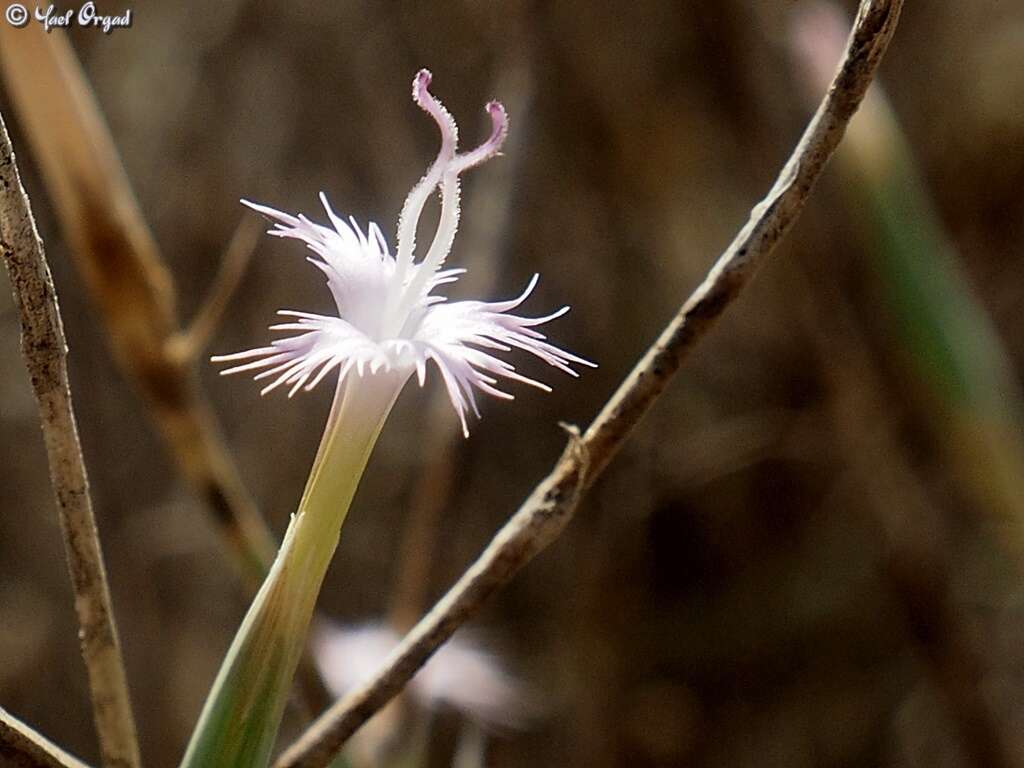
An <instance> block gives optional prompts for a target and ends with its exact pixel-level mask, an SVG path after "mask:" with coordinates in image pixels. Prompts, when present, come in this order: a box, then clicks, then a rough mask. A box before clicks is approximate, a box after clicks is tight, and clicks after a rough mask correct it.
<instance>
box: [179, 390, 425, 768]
mask: <svg viewBox="0 0 1024 768" xmlns="http://www.w3.org/2000/svg"><path fill="white" fill-rule="evenodd" d="M407 378H408V376H407V375H402V374H396V373H385V374H377V375H374V376H368V377H361V376H348V377H346V381H344V382H343V383H339V385H338V389H337V392H336V394H335V397H334V404H333V405H332V407H331V414H330V416H329V418H328V421H327V427H326V429H325V431H324V437H323V439H322V441H321V443H320V449H319V451H318V452H317V456H316V460H315V461H314V463H313V469H312V471H311V472H310V476H309V480H308V481H307V483H306V490H305V492H304V493H303V495H302V500H301V502H300V503H299V509H298V512H297V513H296V514H295V515H294V516H293V517H292V520H291V523H290V524H289V526H288V530H287V532H286V533H285V537H284V542H283V543H282V545H281V549H280V551H279V552H278V554H277V558H276V559H275V560H274V565H273V567H272V568H271V570H270V573H269V574H268V575H267V578H266V580H265V581H264V582H263V586H262V587H261V588H260V591H259V593H258V594H257V595H256V598H255V599H254V600H253V603H252V605H251V606H250V607H249V611H248V613H247V614H246V616H245V619H244V620H243V621H242V625H241V627H240V628H239V630H238V633H237V634H236V635H235V639H234V641H233V642H232V644H231V648H230V649H229V650H228V653H227V655H226V656H225V658H224V662H223V663H222V665H221V669H220V672H219V673H218V674H217V679H216V681H215V682H214V684H213V689H212V690H211V692H210V695H209V697H208V698H207V700H206V704H205V706H204V707H203V713H202V715H201V716H200V719H199V723H198V725H197V726H196V730H195V732H194V733H193V735H192V739H191V741H190V743H189V747H188V750H187V752H186V754H185V758H184V760H183V761H182V768H200V767H202V768H206V767H207V766H209V767H211V768H212V767H213V766H225V765H237V766H246V768H250V767H251V768H260V767H261V766H265V765H267V764H268V762H269V760H270V751H271V749H272V748H273V745H274V739H275V737H276V734H277V729H278V727H279V726H280V722H281V717H282V714H283V712H284V705H285V702H286V701H287V698H288V694H289V692H290V690H291V683H292V677H293V676H294V674H295V668H296V666H297V665H298V661H299V657H300V655H301V653H302V648H303V645H304V643H305V639H306V634H307V631H308V629H309V621H310V617H311V616H312V613H313V607H314V605H315V604H316V599H317V595H318V594H319V592H320V586H321V584H322V583H323V579H324V576H325V574H326V573H327V567H328V565H329V564H330V562H331V559H332V557H333V555H334V551H335V549H336V548H337V545H338V538H339V535H340V533H341V526H342V523H344V521H345V516H346V514H347V513H348V509H349V505H350V504H351V502H352V497H353V496H354V495H355V491H356V488H357V487H358V485H359V479H360V478H361V477H362V474H363V470H364V469H365V467H366V463H367V461H368V460H369V457H370V453H371V451H372V450H373V446H374V444H375V443H376V441H377V436H378V435H379V434H380V430H381V428H382V427H383V426H384V421H385V419H386V418H387V415H388V413H389V412H390V411H391V407H392V405H393V404H394V402H395V399H396V397H397V396H398V393H399V391H400V390H401V388H402V385H403V384H404V383H405V381H406V380H407Z"/></svg>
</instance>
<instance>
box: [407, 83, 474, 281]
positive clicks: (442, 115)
mask: <svg viewBox="0 0 1024 768" xmlns="http://www.w3.org/2000/svg"><path fill="white" fill-rule="evenodd" d="M432 77H433V75H431V74H430V70H427V69H421V70H420V71H419V72H418V73H417V74H416V77H415V78H414V79H413V81H412V100H413V101H414V102H416V104H417V105H418V106H419V107H420V108H421V109H422V110H423V111H424V112H426V113H427V114H428V115H430V116H431V117H432V118H434V122H435V123H437V127H438V128H439V129H440V130H441V148H440V150H439V151H438V153H437V158H436V159H435V160H434V162H433V164H432V165H431V166H430V168H429V169H428V170H427V173H426V174H425V175H424V176H423V178H422V179H420V180H419V182H418V183H417V184H416V186H414V187H413V188H412V191H411V192H410V193H409V196H408V197H407V198H406V199H405V204H404V205H403V206H402V213H401V214H400V215H399V217H398V252H397V257H396V258H397V262H398V280H397V284H398V285H399V286H401V285H402V283H403V282H404V280H405V276H406V273H407V271H408V269H409V267H411V266H412V260H413V250H414V249H415V247H416V225H417V224H418V223H419V220H420V214H421V213H423V206H424V205H425V204H426V202H427V199H428V198H429V197H430V193H431V192H433V191H434V188H435V187H437V185H438V184H439V183H440V182H441V177H442V176H443V175H444V172H445V170H446V168H447V167H448V164H449V163H450V162H451V161H452V159H453V158H454V157H455V147H456V144H457V143H458V140H459V129H458V126H457V125H456V124H455V119H454V118H453V117H452V116H451V113H449V112H448V110H447V109H445V108H444V105H442V104H441V102H440V101H438V100H437V99H435V98H434V96H433V95H432V94H431V93H430V90H429V87H430V81H431V79H432Z"/></svg>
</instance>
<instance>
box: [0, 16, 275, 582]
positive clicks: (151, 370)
mask: <svg viewBox="0 0 1024 768" xmlns="http://www.w3.org/2000/svg"><path fill="white" fill-rule="evenodd" d="M0 63H2V65H3V72H4V76H5V80H6V84H7V88H8V91H9V93H10V96H11V100H12V102H13V104H14V106H15V107H16V109H17V113H18V117H19V118H20V120H21V121H22V123H23V125H24V126H25V133H26V135H27V137H28V139H29V141H30V142H31V143H32V149H33V154H34V157H35V158H36V160H37V161H38V162H39V165H40V167H41V169H42V172H43V176H44V178H45V181H46V184H47V188H48V190H49V192H50V194H51V196H52V197H53V200H54V203H55V205H56V209H57V214H58V216H59V219H60V223H61V226H62V228H63V230H64V232H65V233H66V236H67V239H68V241H69V243H70V245H71V251H72V256H73V257H74V259H75V264H76V266H77V268H78V269H79V271H80V273H81V274H82V276H83V278H84V280H85V283H86V286H87V288H88V289H89V293H90V294H91V296H92V298H93V300H94V302H95V303H96V305H97V306H98V308H99V310H100V312H101V314H102V317H103V320H104V321H105V323H106V329H107V334H108V337H109V340H110V345H111V348H112V350H113V354H114V357H115V359H116V361H117V363H118V364H119V366H120V367H121V370H122V371H123V373H124V375H125V376H126V377H127V378H128V379H129V380H130V381H132V382H133V383H134V384H135V386H136V389H137V390H138V391H139V392H140V394H141V395H142V398H143V400H144V401H145V404H146V406H147V411H148V413H149V415H150V416H151V418H152V419H153V421H154V423H155V424H156V426H157V428H158V430H159V432H160V434H161V435H162V437H163V439H164V441H165V442H166V443H167V445H168V447H169V449H170V451H171V453H172V455H173V456H174V458H175V460H176V461H177V463H178V466H179V468H180V470H181V472H182V474H183V475H184V476H185V477H186V479H187V480H188V481H189V482H190V483H191V485H192V486H193V487H194V488H195V489H196V491H197V492H198V494H199V495H200V496H201V497H202V498H203V500H204V501H205V502H206V505H207V506H208V507H209V509H210V511H211V513H212V514H213V516H214V519H215V520H216V522H217V524H218V528H219V531H220V532H221V534H222V535H223V536H224V538H225V539H226V540H227V542H228V545H229V548H230V550H231V552H232V553H233V554H234V556H235V558H236V560H237V561H238V565H239V568H240V570H241V571H242V574H243V576H244V577H245V579H246V581H247V583H248V585H249V586H250V587H252V589H255V587H256V586H258V585H259V583H260V581H261V580H262V578H263V575H264V574H265V573H266V570H267V568H268V567H269V564H270V563H271V562H272V561H273V558H274V553H275V552H276V550H277V546H276V543H275V541H274V537H273V535H272V534H271V533H270V530H269V529H268V527H267V525H266V523H265V522H264V520H263V518H262V517H261V515H260V513H259V511H258V510H257V508H256V505H255V503H254V502H253V501H252V498H251V497H250V496H249V493H248V491H247V490H246V489H245V486H244V485H243V483H242V481H241V478H240V476H239V474H238V470H237V468H236V467H235V464H234V462H233V460H232V458H231V456H230V453H229V451H228V449H227V447H226V446H225V444H224V441H223V438H222V437H221V434H220V430H219V427H218V425H217V421H216V418H215V416H214V414H213V411H212V410H211V408H210V406H209V404H208V403H207V401H206V399H205V397H204V396H203V394H202V393H201V391H200V389H199V385H198V380H197V377H196V372H195V362H196V358H197V356H198V355H199V353H200V352H201V351H202V349H201V345H202V344H203V343H204V342H205V340H206V337H207V336H208V335H209V332H210V328H211V327H212V326H213V324H215V322H216V320H217V318H218V316H219V311H220V309H222V305H223V304H224V303H226V301H227V298H228V297H229V295H230V292H231V288H232V287H233V285H232V282H231V281H232V280H237V278H238V277H239V276H240V269H239V267H240V263H241V264H244V258H241V257H239V255H238V251H239V250H240V248H239V247H238V239H237V238H236V247H234V248H229V254H228V258H226V260H225V264H224V266H223V268H222V271H221V275H220V276H219V277H218V279H217V284H216V287H215V288H214V290H213V291H212V294H211V300H210V302H209V303H208V305H207V308H205V309H204V310H201V311H200V313H199V315H198V316H197V321H196V323H195V324H194V325H193V327H192V328H191V329H186V330H182V329H180V328H179V325H178V320H177V317H176V312H175V306H174V305H175V295H174V284H173V280H172V278H171V275H170V274H169V272H168V271H167V268H166V266H165V264H164V262H163V261H162V259H161V257H160V251H159V249H158V247H157V244H156V242H155V241H154V239H153V236H152V234H151V232H150V231H149V228H148V227H147V226H146V223H145V220H144V218H143V216H142V214H141V212H140V211H139V209H138V204H137V202H136V200H135V197H134V195H133V194H132V191H131V187H130V184H129V182H128V179H127V177H126V176H125V173H124V169H123V167H122V165H121V161H120V158H119V157H118V154H117V150H116V148H115V146H114V143H113V140H112V139H111V137H110V135H109V133H108V132H107V129H106V127H105V126H104V124H103V120H102V117H101V115H100V112H99V109H98V107H97V105H96V103H95V101H94V100H93V98H92V94H91V91H90V89H89V87H88V85H87V83H86V80H85V77H84V75H83V73H82V71H81V68H80V67H79V65H78V62H77V61H76V60H75V57H74V54H73V52H72V51H71V48H70V46H69V44H68V41H67V39H66V37H65V36H64V35H63V34H62V33H61V31H60V30H55V31H51V32H44V31H43V29H42V26H41V25H38V24H32V25H29V26H28V27H26V28H24V29H15V28H13V27H11V26H10V25H0ZM242 244H243V245H244V239H243V243H242Z"/></svg>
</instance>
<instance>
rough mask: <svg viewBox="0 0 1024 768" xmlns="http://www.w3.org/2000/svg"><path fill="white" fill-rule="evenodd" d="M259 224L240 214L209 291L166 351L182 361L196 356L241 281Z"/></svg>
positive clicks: (201, 350) (210, 335)
mask: <svg viewBox="0 0 1024 768" xmlns="http://www.w3.org/2000/svg"><path fill="white" fill-rule="evenodd" d="M261 231H262V226H261V224H260V220H259V219H257V218H255V217H253V216H243V217H242V218H241V220H240V221H239V222H238V226H237V227H236V228H235V233H234V235H232V236H231V242H229V243H228V247H227V250H225V251H224V257H223V258H222V259H221V263H220V269H218V270H217V276H216V277H215V278H214V280H213V285H211V286H210V292H209V294H208V295H207V297H206V299H205V300H204V301H203V304H202V306H201V307H200V308H199V311H198V312H196V315H195V317H193V318H192V322H191V323H190V324H189V327H188V328H187V329H185V330H184V331H181V332H180V333H178V334H176V335H175V336H174V337H173V338H172V339H171V340H170V341H169V342H168V343H169V344H170V345H171V349H170V350H169V354H171V356H173V357H177V358H179V359H181V360H184V361H188V362H192V361H194V360H196V359H198V357H199V355H201V354H202V352H203V350H204V349H205V348H206V345H207V344H209V343H210V339H211V338H212V337H213V334H214V333H216V331H217V327H218V326H219V325H220V321H221V318H222V317H223V316H224V312H225V311H226V310H227V308H228V304H230V303H231V297H232V296H234V295H235V290H236V289H237V288H238V284H239V283H240V282H241V281H242V277H243V275H245V270H246V268H247V267H248V266H249V262H250V261H251V260H252V254H253V251H255V250H256V242H257V240H258V238H259V235H260V232H261Z"/></svg>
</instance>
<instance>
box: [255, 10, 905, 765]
mask: <svg viewBox="0 0 1024 768" xmlns="http://www.w3.org/2000/svg"><path fill="white" fill-rule="evenodd" d="M902 5H903V3H902V0H873V1H872V0H862V2H861V5H860V9H859V12H858V14H857V19H856V21H855V23H854V28H853V31H852V33H851V35H850V39H849V42H848V44H847V47H846V51H845V53H844V56H843V59H842V62H841V63H840V66H839V69H838V70H837V72H836V74H835V77H834V78H833V80H832V84H831V86H830V88H829V91H828V93H827V95H826V96H825V98H824V100H823V101H822V102H821V105H820V106H819V107H818V111H817V112H816V113H815V115H814V117H813V118H812V119H811V122H810V124H809V125H808V126H807V129H806V130H805V131H804V135H803V137H802V138H801V139H800V142H799V143H798V144H797V146H796V149H795V150H794V151H793V154H792V155H791V157H790V159H789V161H788V162H787V163H786V165H785V166H784V167H783V169H782V172H781V173H780V174H779V177H778V179H777V181H776V183H775V185H774V186H773V187H772V189H771V191H770V192H769V193H768V195H767V197H766V198H765V199H764V200H763V201H761V203H759V204H758V205H757V206H755V207H754V209H753V211H751V215H750V219H749V221H748V222H747V224H746V225H745V226H744V227H743V228H742V229H741V230H740V232H739V233H738V234H737V235H736V237H735V239H734V240H733V241H732V243H730V245H729V247H728V248H727V249H726V250H725V252H724V253H723V254H722V255H721V256H720V257H719V259H718V261H717V262H716V263H715V266H714V267H713V268H712V269H711V271H710V273H709V274H708V276H707V277H706V278H705V280H704V282H703V283H701V285H700V286H699V287H698V288H697V290H696V291H694V293H693V294H692V295H691V296H690V298H689V299H687V301H686V302H685V303H684V304H683V306H682V308H681V309H680V311H679V313H678V314H677V315H676V316H675V318H673V320H672V321H671V322H670V323H669V324H668V326H667V327H666V328H665V330H664V331H663V332H662V334H661V336H660V337H659V338H658V340H657V341H656V342H655V344H654V345H653V346H652V347H651V348H650V349H649V350H648V351H647V353H646V354H645V355H644V356H643V357H642V358H641V360H640V361H639V362H638V363H637V365H636V366H635V367H634V368H633V370H632V372H631V373H630V374H629V375H628V376H627V377H626V379H625V381H623V383H622V384H621V385H620V387H619V389H618V390H617V391H616V393H615V394H614V395H613V396H612V398H611V399H610V400H609V401H608V403H607V405H605V407H604V408H603V409H602V411H601V412H600V413H599V414H598V416H597V418H596V419H595V420H594V422H593V423H592V424H591V425H590V427H589V428H588V429H587V431H586V432H585V433H584V434H583V435H582V437H580V436H578V435H576V434H574V435H573V436H572V437H571V438H570V441H569V446H568V448H567V449H566V451H565V453H564V454H563V455H562V457H561V459H560V460H559V461H558V463H557V464H556V466H555V468H554V469H553V471H552V472H551V474H549V475H548V477H547V478H545V479H544V481H542V482H541V484H540V485H539V486H537V488H536V490H534V492H533V493H532V494H531V495H530V497H529V498H528V499H527V500H526V501H525V502H524V503H523V505H522V506H521V507H520V508H519V510H518V511H517V512H516V513H515V515H513V517H512V519H511V520H509V522H508V523H506V524H505V526H504V527H503V528H502V529H501V530H500V531H499V532H498V534H497V535H496V536H495V537H494V539H493V540H492V541H491V543H490V545H488V547H487V548H486V549H485V550H484V552H483V554H481V555H480V557H479V558H478V559H477V561H476V562H475V563H474V564H473V565H472V566H471V567H470V568H469V570H467V571H466V573H465V574H464V575H463V576H462V577H461V578H460V579H459V580H458V582H456V584H455V585H454V586H453V587H452V588H451V589H450V590H449V591H448V593H447V594H446V595H445V596H444V597H443V598H442V599H441V601H440V602H439V603H438V604H437V605H436V606H435V607H434V608H433V609H432V610H431V611H430V613H428V614H427V616H426V617H424V618H423V619H422V620H421V621H420V622H419V624H417V625H416V626H415V627H414V628H413V629H412V631H411V632H409V634H408V635H406V637H405V638H404V639H403V640H402V642H401V643H400V644H399V646H398V647H397V648H396V649H395V650H394V651H393V652H392V653H391V655H390V656H389V657H388V659H387V661H386V662H385V664H384V666H383V669H381V671H380V672H378V673H377V674H376V675H375V676H374V677H373V678H372V679H371V680H369V681H367V682H366V683H365V684H363V685H361V686H360V687H359V688H357V689H355V690H353V691H352V692H351V693H350V694H349V695H348V696H346V697H345V698H344V699H343V700H342V701H340V702H338V703H337V704H335V705H334V706H332V707H331V708H330V709H329V710H328V711H327V712H326V713H324V715H322V716H321V717H320V718H318V719H317V721H316V722H315V723H313V725H312V726H311V727H310V728H309V729H308V730H307V731H306V733H305V734H303V736H302V737H301V738H299V740H298V741H296V742H295V744H293V745H292V746H291V747H289V748H288V749H287V750H286V751H285V752H284V754H283V755H282V756H281V757H280V759H279V760H278V761H277V762H276V763H275V768H298V767H299V766H302V767H303V768H315V767H318V766H326V765H328V764H329V762H330V761H331V759H333V757H334V755H336V754H337V752H338V751H339V750H340V748H341V747H342V745H343V744H344V743H345V741H346V740H347V739H348V738H349V737H350V736H351V735H352V734H353V733H354V732H355V731H356V730H357V729H358V728H359V727H360V726H361V725H362V724H363V723H365V722H366V721H367V720H368V719H369V718H370V717H371V716H372V715H373V714H374V713H375V712H377V711H378V710H379V709H380V708H381V707H382V706H383V705H384V704H386V703H387V702H388V701H389V700H390V699H391V698H392V697H394V696H395V695H396V694H397V693H398V692H399V691H401V690H402V688H403V687H404V686H405V685H406V684H407V683H408V682H409V680H410V679H411V678H412V676H413V675H414V674H415V673H416V671H417V670H418V669H419V668H420V667H422V666H423V664H424V663H426V661H427V660H428V659H429V658H430V656H431V655H432V654H433V653H434V652H435V651H436V650H437V649H438V648H439V647H440V646H441V645H442V644H443V643H444V642H445V641H446V640H448V638H450V637H451V636H452V634H454V632H455V630H456V629H457V628H458V627H459V626H461V625H462V624H463V623H464V622H465V621H466V620H467V619H469V618H470V617H471V616H473V615H474V614H475V613H476V612H477V610H478V609H479V608H480V606H481V605H482V604H483V603H484V601H485V600H487V599H488V598H489V597H490V596H491V595H492V594H493V593H494V592H495V591H497V590H498V589H499V588H500V587H502V586H503V585H504V584H506V583H507V582H508V581H509V580H510V579H511V578H512V577H513V576H514V575H515V574H516V573H517V572H518V571H519V570H520V569H521V568H522V567H523V566H525V565H526V563H528V562H529V561H530V560H531V559H532V558H533V557H534V556H535V555H536V554H537V553H538V552H540V551H541V550H542V549H543V548H544V547H545V546H546V545H547V544H548V543H550V542H551V541H552V540H553V539H555V538H556V537H557V536H558V535H559V533H560V532H561V531H562V529H563V528H564V527H565V525H566V524H567V523H568V521H569V519H570V518H571V517H572V514H573V512H574V511H575V507H576V504H577V502H578V500H579V497H580V495H581V492H582V491H583V490H585V489H586V488H588V487H589V486H591V485H592V484H593V483H594V481H595V480H596V479H597V478H598V476H599V475H600V474H601V472H602V471H603V470H604V469H605V467H607V465H608V463H609V462H610V461H611V459H612V457H613V456H614V455H615V454H616V452H617V451H618V449H619V448H620V447H621V446H622V443H623V442H624V441H625V439H626V438H627V437H628V436H629V434H630V432H632V430H633V428H634V427H635V426H636V425H637V423H638V422H639V421H640V419H641V418H642V417H643V415H644V414H645V413H646V412H647V411H648V410H649V408H650V406H651V405H652V404H653V403H654V401H655V400H656V399H657V398H658V396H659V395H660V394H661V393H662V392H663V391H664V390H665V387H666V386H667V385H668V383H669V381H670V380H671V379H672V377H673V376H674V375H675V373H676V372H677V371H678V370H679V368H680V366H681V365H682V363H683V360H684V359H685V358H686V356H687V354H688V353H689V352H690V350H692V349H693V347H694V346H695V345H696V344H697V342H698V341H700V339H701V338H703V337H704V335H705V334H706V333H707V332H708V330H710V328H711V327H712V326H713V325H714V323H715V321H716V320H717V319H718V317H719V316H720V315H721V314H722V312H723V311H724V310H725V308H726V307H727V306H729V304H731V303H732V301H733V300H735V298H736V297H737V296H738V295H739V293H740V291H741V290H742V288H743V287H744V286H745V285H746V284H747V283H749V282H750V279H751V278H752V277H753V275H754V273H755V271H756V270H757V268H758V267H759V266H761V264H762V263H763V262H764V261H765V259H766V258H767V257H768V256H769V254H770V253H771V252H772V250H773V249H774V247H775V245H776V244H777V243H778V242H779V240H780V239H781V238H782V237H783V236H784V235H785V234H786V233H787V232H788V231H789V229H790V227H791V226H792V225H793V223H794V222H795V221H796V219H797V217H798V215H799V213H800V211H801V210H802V209H803V206H804V204H805V202H806V201H807V198H808V197H809V195H810V192H811V189H812V187H813V185H814V182H815V181H816V180H817V178H818V177H819V176H820V175H821V172H822V170H823V169H824V167H825V164H826V163H827V161H828V159H829V157H830V156H831V155H832V153H833V152H834V151H835V149H836V147H837V146H838V145H839V142H840V140H841V139H842V136H843V132H844V131H845V129H846V125H847V123H848V122H849V120H850V118H851V117H852V116H853V114H854V112H855V111H856V110H857V107H858V106H859V104H860V102H861V99H862V98H863V96H864V93H865V91H866V90H867V87H868V85H869V84H870V83H871V80H872V78H873V76H874V73H875V71H876V69H877V67H878V63H879V62H880V60H881V58H882V55H883V54H884V53H885V50H886V48H887V47H888V45H889V41H890V40H891V39H892V35H893V32H894V31H895V28H896V23H897V21H898V19H899V14H900V10H901V8H902Z"/></svg>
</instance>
